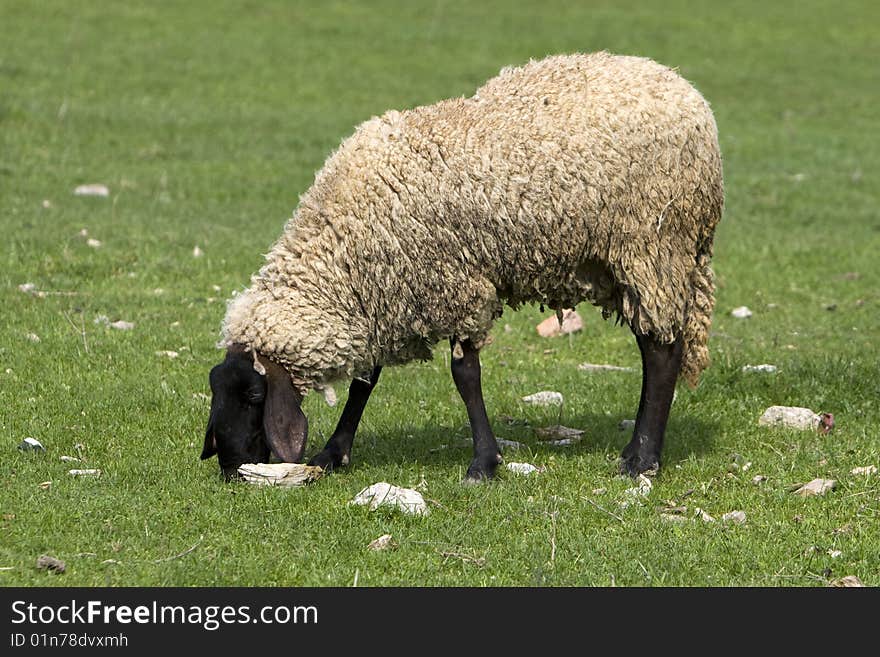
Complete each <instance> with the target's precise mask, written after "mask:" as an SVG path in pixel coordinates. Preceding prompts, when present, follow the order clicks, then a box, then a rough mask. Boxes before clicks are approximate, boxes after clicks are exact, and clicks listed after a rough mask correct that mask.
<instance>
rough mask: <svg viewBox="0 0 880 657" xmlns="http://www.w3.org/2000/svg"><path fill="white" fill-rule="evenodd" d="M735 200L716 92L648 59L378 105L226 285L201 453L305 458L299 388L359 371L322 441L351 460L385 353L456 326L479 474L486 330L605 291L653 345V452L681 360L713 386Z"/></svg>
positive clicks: (455, 358)
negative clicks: (719, 235)
mask: <svg viewBox="0 0 880 657" xmlns="http://www.w3.org/2000/svg"><path fill="white" fill-rule="evenodd" d="M722 204H723V189H722V174H721V156H720V152H719V148H718V139H717V130H716V126H715V121H714V118H713V116H712V112H711V110H710V109H709V106H708V104H707V103H706V101H705V100H704V99H703V97H702V96H701V95H700V94H699V93H698V92H697V91H696V90H695V89H694V88H693V87H692V86H691V85H690V84H689V83H688V82H687V81H685V80H684V79H683V78H681V77H680V76H679V75H678V74H677V73H675V72H674V71H673V70H671V69H669V68H667V67H665V66H661V65H660V64H657V63H655V62H653V61H651V60H648V59H643V58H637V57H624V56H615V55H611V54H608V53H605V52H600V53H595V54H590V55H569V56H554V57H549V58H547V59H544V60H541V61H532V62H530V63H528V64H527V65H525V66H522V67H519V68H505V69H504V70H502V71H501V73H500V74H499V75H498V76H497V77H495V78H493V79H491V80H489V81H488V82H487V83H486V84H485V85H484V86H483V87H481V88H480V89H479V90H478V91H477V93H476V94H474V96H473V97H471V98H456V99H451V100H445V101H441V102H439V103H436V104H434V105H429V106H425V107H417V108H415V109H412V110H407V111H403V112H397V111H389V112H386V113H385V114H384V115H382V116H381V117H378V118H373V119H371V120H369V121H367V122H365V123H363V124H362V125H360V126H359V127H358V128H357V130H356V131H355V133H354V134H353V135H352V136H351V137H349V138H348V139H346V140H345V141H344V142H343V143H342V144H341V146H340V147H339V148H338V150H336V152H334V153H333V154H331V155H330V157H329V158H328V159H327V161H326V162H325V164H324V166H323V168H322V169H321V170H320V171H319V172H318V174H317V176H316V179H315V182H314V184H313V185H312V187H311V188H310V189H309V190H308V191H307V192H306V193H305V194H304V195H303V196H302V197H301V199H300V203H299V207H298V208H297V209H296V211H295V213H294V215H293V218H292V219H290V220H289V221H288V223H287V225H286V227H285V229H284V233H283V234H282V236H281V237H280V239H279V240H278V241H277V243H276V244H275V245H274V246H273V248H272V250H271V252H270V253H269V254H268V256H267V262H266V264H265V265H264V266H263V267H262V268H261V269H260V271H259V273H257V274H256V275H254V276H253V278H252V280H251V286H250V288H249V289H247V290H246V291H244V292H243V293H242V294H240V295H238V296H237V297H235V298H234V299H233V300H232V301H231V302H230V304H229V307H228V310H227V314H226V318H225V321H224V323H223V339H222V342H221V345H222V346H225V347H226V348H227V350H228V351H227V357H226V361H225V362H224V363H222V364H221V365H218V366H217V367H216V368H214V370H213V371H212V372H211V387H212V391H213V398H212V407H211V419H210V421H209V424H208V430H207V432H206V438H205V449H204V452H203V454H202V458H207V457H209V456H211V455H213V454H215V453H218V454H219V457H220V465H221V468H222V469H223V471H224V472H225V473H226V474H227V476H230V475H232V474H234V472H235V469H236V467H237V466H238V465H239V464H241V463H242V462H245V461H251V460H252V461H263V460H266V459H267V458H268V456H269V450H270V448H271V450H272V451H273V452H274V453H275V455H276V456H278V457H279V458H281V459H282V460H283V461H289V462H295V461H298V460H299V459H301V458H302V454H303V451H304V449H305V441H306V434H307V422H306V418H305V416H304V414H303V413H302V411H301V409H300V404H301V401H302V396H303V395H304V394H305V393H306V391H307V390H308V389H316V388H321V387H323V386H325V385H326V384H328V383H330V382H333V381H336V380H339V379H351V378H353V377H354V382H353V383H352V387H351V391H350V395H349V398H348V403H347V404H346V406H345V409H344V410H343V414H342V417H341V419H340V421H339V425H338V426H337V428H336V431H335V432H334V434H333V436H332V437H331V438H330V440H329V441H328V443H327V445H326V447H325V448H324V450H323V451H321V452H320V453H319V454H317V455H316V456H315V457H314V458H313V459H312V460H311V463H312V464H317V465H321V466H322V467H325V468H332V467H335V466H339V465H344V464H347V463H348V460H349V458H350V452H351V445H352V441H353V439H354V433H355V430H356V429H357V425H358V422H359V420H360V417H361V413H362V412H363V409H364V406H365V404H366V402H367V398H368V397H369V395H370V392H371V391H372V388H373V386H374V385H375V383H376V380H377V378H378V376H379V372H380V371H381V367H382V366H384V365H392V364H401V363H406V362H408V361H411V360H413V359H429V358H431V350H432V347H433V346H434V345H435V344H436V343H437V342H438V341H440V340H442V339H447V338H448V339H449V340H450V344H451V347H452V375H453V378H454V380H455V384H456V386H457V388H458V390H459V392H460V394H461V396H462V398H463V400H464V402H465V405H466V407H467V412H468V416H469V418H470V426H471V429H472V431H473V438H474V457H473V460H472V462H471V464H470V467H469V469H468V473H467V476H468V479H471V480H480V479H483V478H489V477H491V476H492V475H493V474H494V472H495V469H496V467H497V465H498V463H499V462H500V461H501V454H500V452H499V449H498V444H497V442H496V440H495V437H494V435H493V433H492V430H491V428H490V425H489V420H488V418H487V415H486V410H485V407H484V404H483V398H482V392H481V388H480V362H479V350H480V348H481V347H482V346H484V345H485V344H486V343H487V341H488V337H489V331H490V329H491V327H492V324H493V322H494V321H495V320H496V319H497V318H498V317H499V316H500V315H501V312H502V304H503V303H505V304H507V305H509V306H511V307H514V308H516V307H517V306H518V305H520V304H523V303H542V304H544V305H546V306H548V307H550V308H555V309H562V308H572V307H574V306H575V305H576V304H578V303H579V302H582V301H588V302H590V303H592V304H594V305H597V306H600V307H601V308H602V312H603V315H604V316H605V317H608V316H611V315H616V317H617V318H618V319H619V321H620V322H626V324H628V325H629V326H630V327H631V329H632V331H633V333H634V334H635V336H636V340H637V342H638V345H639V348H640V351H641V354H642V360H643V383H642V397H641V402H640V404H639V410H638V414H637V419H636V425H635V429H634V433H633V438H632V441H631V442H630V443H629V445H627V447H626V448H625V449H624V451H623V455H622V462H621V468H622V470H623V471H625V472H629V473H630V474H632V475H633V476H635V475H637V474H639V473H642V472H646V471H651V470H656V469H657V468H658V467H659V464H660V450H661V446H662V441H663V434H664V431H665V427H666V421H667V418H668V415H669V408H670V404H671V402H672V396H673V392H674V387H675V381H676V379H677V377H678V376H679V375H681V376H682V377H683V378H685V379H686V380H687V381H688V382H690V383H691V384H692V385H695V384H696V382H697V379H698V377H699V374H700V372H701V371H702V370H703V369H704V368H705V367H706V366H707V364H708V350H707V337H708V335H707V334H708V329H709V325H710V322H711V313H712V308H713V304H714V287H713V282H712V271H711V269H710V268H709V259H710V256H711V253H712V240H713V235H714V232H715V227H716V224H717V223H718V221H719V219H720V218H721V211H722ZM366 373H371V374H369V375H365V374H366ZM264 439H265V440H264Z"/></svg>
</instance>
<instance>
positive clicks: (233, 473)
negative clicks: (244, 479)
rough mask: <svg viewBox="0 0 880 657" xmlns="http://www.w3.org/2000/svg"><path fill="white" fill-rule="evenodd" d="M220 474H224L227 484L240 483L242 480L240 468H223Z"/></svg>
mask: <svg viewBox="0 0 880 657" xmlns="http://www.w3.org/2000/svg"><path fill="white" fill-rule="evenodd" d="M220 472H222V473H223V479H224V480H226V481H227V482H229V481H239V480H240V479H241V475H240V474H238V466H237V465H232V466H221V467H220Z"/></svg>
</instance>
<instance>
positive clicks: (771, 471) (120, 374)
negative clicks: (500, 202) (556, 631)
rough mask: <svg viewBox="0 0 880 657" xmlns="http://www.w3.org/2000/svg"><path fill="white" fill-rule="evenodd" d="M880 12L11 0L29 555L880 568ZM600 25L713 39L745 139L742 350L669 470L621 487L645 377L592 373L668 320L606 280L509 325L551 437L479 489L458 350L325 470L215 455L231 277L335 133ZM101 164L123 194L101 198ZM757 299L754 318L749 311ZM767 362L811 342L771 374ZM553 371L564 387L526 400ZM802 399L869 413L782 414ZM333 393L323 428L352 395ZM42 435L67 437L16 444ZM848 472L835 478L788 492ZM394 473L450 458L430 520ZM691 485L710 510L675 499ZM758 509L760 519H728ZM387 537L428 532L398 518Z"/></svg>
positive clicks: (504, 419)
mask: <svg viewBox="0 0 880 657" xmlns="http://www.w3.org/2000/svg"><path fill="white" fill-rule="evenodd" d="M878 23H880V5H878V3H876V2H872V1H869V0H865V1H864V2H846V1H844V2H837V3H826V2H820V1H814V0H809V1H807V2H798V3H768V2H762V1H757V0H756V1H754V2H750V1H744V2H720V1H719V2H663V3H660V2H656V3H637V2H621V1H619V0H614V1H608V2H584V3H580V2H570V1H566V2H556V1H555V0H548V1H543V2H535V3H512V2H506V1H505V2H501V1H498V2H478V3H474V2H458V1H448V2H447V1H438V2H370V3H354V2H326V3H306V2H297V3H284V2H277V3H262V2H261V3H257V2H210V3H209V2H203V1H201V0H199V1H193V2H188V3H171V2H169V3H158V2H156V3H109V2H76V3H70V2H41V3H34V2H18V1H13V0H0V228H2V234H3V236H4V239H3V240H2V241H0V308H2V311H0V313H2V314H0V317H2V321H0V357H2V358H0V512H2V518H0V568H3V570H0V585H3V586H12V585H27V586H31V585H33V586H41V585H42V586H46V585H52V586H55V585H78V586H94V585H114V586H116V585H154V586H155V585H158V586H166V585H182V586H190V585H248V586H255V585H258V586H276V585H283V586H299V585H317V586H323V585H334V586H347V585H351V584H353V583H354V582H355V580H356V581H357V583H358V585H361V586H410V585H428V586H448V585H479V586H486V585H500V586H532V585H534V586H572V585H576V586H606V585H612V584H613V585H624V586H646V585H647V586H652V585H684V586H691V585H696V586H741V585H760V586H815V585H822V584H824V583H826V582H828V581H829V580H832V579H835V578H838V577H842V576H845V575H855V576H858V577H860V578H861V579H862V580H863V581H864V582H865V584H868V585H878V584H880V518H878V515H880V476H878V475H874V476H868V477H866V476H855V475H852V474H850V471H851V470H852V469H853V468H855V467H858V466H865V465H870V464H874V465H877V466H880V432H878V426H880V407H878V399H880V383H878V381H880V378H878V374H880V373H878V355H880V348H878V345H880V261H878V256H877V254H878V252H880V215H878V200H880V198H878V196H880V194H878V189H880V182H878V177H880V143H878V135H880V121H878V114H877V107H878V106H880V78H878V69H877V62H878V61H880V42H878V41H877V39H876V26H877V24H878ZM598 49H608V50H611V51H614V52H619V53H628V54H640V55H645V56H650V57H653V58H655V59H657V60H659V61H661V62H663V63H665V64H668V65H671V66H675V67H678V69H679V70H680V71H681V73H682V74H683V75H684V76H685V77H686V78H688V79H689V80H691V81H692V82H693V83H694V84H695V85H696V86H697V88H698V89H700V90H701V92H702V93H703V94H704V95H705V96H706V98H707V99H708V100H709V101H710V102H711V104H712V106H713V109H714V111H715V113H716V118H717V121H718V125H719V130H720V134H721V145H722V150H723V153H724V166H725V184H726V192H727V205H726V212H725V217H724V220H723V221H722V224H721V226H720V229H719V232H718V235H717V241H716V252H715V261H714V262H715V269H716V272H717V275H718V281H719V289H718V305H717V314H716V319H715V324H714V328H713V335H712V340H711V351H712V355H713V365H712V367H711V368H710V369H709V370H708V371H707V372H706V374H705V376H704V379H703V381H702V383H701V385H700V386H699V388H697V389H696V390H693V391H692V390H689V389H687V388H686V387H685V386H682V387H681V388H680V389H679V391H678V396H677V401H676V402H675V406H674V408H673V417H672V420H671V423H670V426H669V430H668V434H667V439H666V451H665V453H664V456H665V469H664V471H663V472H662V473H661V475H660V476H659V477H658V478H657V479H656V481H655V483H654V489H653V491H652V492H651V494H650V496H649V497H648V498H647V500H645V501H644V503H642V504H634V505H631V506H628V507H627V508H621V506H620V504H619V502H620V501H621V500H623V499H624V498H625V497H626V495H625V492H624V491H625V490H626V489H627V488H629V487H631V486H632V485H633V484H632V482H631V481H630V480H628V479H625V478H622V477H618V476H616V472H617V465H616V460H617V455H618V454H619V452H620V449H621V448H622V447H623V445H624V444H625V443H626V442H627V440H628V438H629V436H628V435H627V434H626V433H624V432H621V431H619V430H618V423H619V422H620V421H621V420H622V419H625V418H631V417H633V416H634V413H635V408H636V405H637V403H638V394H639V385H640V383H639V375H638V374H634V373H627V372H614V373H593V374H590V373H585V372H583V371H579V370H578V369H577V365H578V364H579V363H582V362H585V361H590V362H594V363H613V364H617V365H624V366H638V362H639V361H638V350H637V348H636V345H635V341H634V340H633V339H632V336H631V334H630V333H629V331H628V329H623V328H620V327H617V326H613V325H612V324H611V323H610V322H607V323H606V322H602V320H601V317H600V315H599V314H598V312H596V311H594V310H593V309H591V308H588V307H584V308H581V309H580V311H581V313H582V314H583V315H584V317H585V320H586V327H585V330H584V331H583V332H581V333H579V334H577V335H574V336H571V337H565V338H558V339H549V340H544V339H541V338H538V337H537V335H536V334H535V331H534V325H535V324H536V323H537V322H538V321H540V319H541V318H542V317H543V316H546V313H545V314H544V315H542V314H541V313H540V312H539V310H538V309H537V308H526V309H524V310H523V311H521V312H518V313H513V312H508V313H505V315H504V317H503V318H502V319H501V320H500V321H499V323H498V325H497V327H496V331H495V336H496V342H495V344H494V345H493V346H492V347H490V348H488V349H487V350H486V351H485V352H484V354H483V381H484V391H485V396H486V400H487V405H488V407H489V413H490V417H491V418H492V419H493V421H494V425H495V430H496V432H497V434H498V435H499V437H501V438H507V439H511V440H518V441H521V442H523V443H525V444H526V445H527V447H526V449H524V450H521V451H519V452H507V454H506V458H507V460H508V461H528V462H530V463H533V464H536V465H539V466H546V471H545V472H543V473H542V474H540V475H535V476H532V477H528V478H524V477H517V476H515V475H513V474H512V473H508V472H504V471H502V472H501V473H500V476H499V478H498V479H497V480H496V481H494V482H493V483H491V484H489V485H484V486H479V487H465V486H462V485H461V484H460V480H461V478H462V476H463V474H464V469H465V468H466V467H467V463H468V461H469V459H470V447H469V438H468V436H469V432H468V428H467V426H466V420H467V416H466V414H465V411H464V407H463V405H462V404H461V402H460V401H459V399H458V396H457V393H456V391H455V388H454V385H453V383H452V380H451V377H450V376H449V373H448V361H447V358H446V356H445V353H446V349H445V347H444V346H443V345H441V346H440V347H439V348H438V350H437V353H436V357H435V360H434V361H432V362H430V363H425V364H415V365H410V366H406V367H403V368H393V369H387V370H386V371H385V373H384V374H383V377H382V381H381V382H380V383H379V386H378V388H377V390H376V392H375V394H374V397H373V400H372V402H371V405H370V406H369V407H368V408H367V411H366V414H365V417H364V421H363V423H362V426H361V431H360V435H359V439H358V441H357V442H356V444H355V450H354V463H353V465H352V466H351V467H350V468H349V469H347V470H345V471H343V472H340V473H336V474H334V475H333V476H331V477H328V478H325V479H324V480H322V481H320V482H318V483H317V484H315V485H313V486H311V487H309V488H307V489H293V490H266V489H256V488H250V487H248V486H246V485H244V484H237V485H225V484H223V483H222V482H221V481H220V479H219V477H218V473H217V465H216V462H215V461H210V462H200V461H199V460H198V455H199V451H200V448H201V441H202V436H203V433H204V426H205V422H206V419H207V413H208V405H209V402H208V399H207V397H206V394H205V393H207V392H209V390H208V385H207V374H208V371H209V369H210V367H211V366H212V365H214V364H215V363H216V362H218V361H219V360H220V358H221V353H220V352H219V351H217V350H216V348H215V346H214V345H215V343H216V340H217V339H218V336H219V325H220V320H221V318H222V315H223V311H224V301H225V299H227V298H228V297H229V296H230V295H231V293H232V291H233V290H236V289H240V288H241V287H242V286H244V285H245V284H246V283H247V281H248V278H249V276H250V274H251V273H252V272H253V271H254V270H255V269H256V268H258V267H259V265H260V264H261V262H262V254H263V253H265V252H266V251H267V250H268V247H269V245H270V244H271V243H272V242H273V241H274V240H275V238H276V237H277V235H278V234H279V232H280V230H281V226H282V225H283V223H284V221H285V220H286V218H287V217H288V216H289V215H290V213H291V211H292V209H293V208H294V207H295V205H296V203H297V199H298V196H299V194H301V193H302V192H303V191H305V189H307V187H308V185H309V184H310V182H311V180H312V177H313V175H314V172H315V171H316V170H317V169H318V168H319V167H320V166H321V163H322V162H323V160H324V158H325V157H326V155H327V154H328V153H329V152H330V151H331V150H332V149H333V148H334V147H335V146H336V145H337V144H338V143H339V142H340V140H341V139H342V138H343V137H345V136H347V135H348V134H350V133H351V132H352V130H353V127H354V126H355V125H356V124H358V123H359V122H361V121H363V120H365V119H367V118H369V117H370V116H372V115H374V114H377V113H380V112H382V111H384V110H386V109H388V108H405V107H410V106H414V105H417V104H424V103H430V102H433V101H436V100H439V99H441V98H446V97H450V96H456V95H470V94H471V93H472V92H473V91H474V89H475V88H476V87H477V86H478V85H479V84H480V83H481V82H482V81H483V80H485V79H486V78H488V77H491V76H492V75H494V74H495V73H496V72H497V71H498V70H499V69H500V68H501V67H503V66H506V65H510V64H517V63H522V62H524V61H526V60H528V58H530V57H541V56H543V55H546V54H549V53H555V52H570V51H592V50H598ZM84 183H102V184H105V185H107V187H108V188H109V191H110V195H109V197H108V198H94V197H81V196H75V195H74V194H73V190H74V188H75V187H76V186H77V185H80V184H84ZM88 240H98V241H99V242H100V246H97V245H95V243H94V242H92V243H91V245H90V243H89V241H88ZM195 247H198V248H199V249H200V250H201V252H202V253H203V255H202V256H201V257H195V256H194V255H193V251H194V248H195ZM27 283H32V284H33V285H34V286H35V290H37V291H42V292H46V294H45V295H35V294H28V293H25V292H22V291H21V290H20V288H19V286H20V285H23V284H27ZM741 305H746V306H748V307H749V308H751V309H752V311H753V312H754V315H753V316H752V317H751V318H750V319H748V320H739V319H735V318H733V317H731V315H730V311H731V309H732V308H734V307H737V306H741ZM102 317H106V318H107V321H109V322H115V321H117V320H124V321H128V322H132V323H134V328H133V329H132V330H116V329H113V328H111V327H109V326H108V325H107V323H106V322H103V323H102V321H101V318H102ZM168 350H173V351H175V352H177V353H178V354H179V356H178V357H177V358H169V357H168V356H163V355H157V352H161V351H168ZM759 363H772V364H775V365H777V366H778V368H779V371H778V372H777V373H775V374H744V373H742V371H741V368H742V366H743V365H746V364H759ZM545 389H550V390H557V391H560V392H562V393H563V394H564V395H565V399H566V401H565V404H564V406H563V408H562V410H561V411H559V410H558V409H557V410H547V409H535V408H532V407H527V406H525V405H524V404H523V403H522V402H521V401H520V397H521V396H523V395H526V394H529V393H532V392H535V391H538V390H545ZM338 392H339V393H340V397H342V398H343V399H341V400H340V401H343V400H344V390H343V389H341V388H340V389H339V391H338ZM771 404H784V405H794V406H808V407H810V408H813V409H814V410H816V411H827V412H831V413H833V414H834V415H835V418H836V421H837V428H836V430H835V431H834V432H833V433H832V434H830V435H827V436H820V435H817V434H812V433H798V432H791V431H784V430H770V429H766V428H761V427H758V426H757V423H756V420H757V418H758V416H759V415H760V414H761V412H762V411H763V410H764V408H766V407H767V406H769V405H771ZM304 406H305V410H306V413H307V414H308V415H309V417H310V421H311V438H310V446H309V449H308V454H309V455H310V454H312V453H314V452H315V451H316V450H318V449H319V448H320V447H321V446H322V445H323V442H324V441H325V440H326V438H327V437H328V436H329V434H330V432H332V429H333V426H334V423H335V420H336V417H337V416H338V413H339V410H340V408H341V405H340V406H339V407H337V408H329V407H327V406H326V405H324V404H323V402H322V400H320V399H319V398H318V396H310V397H309V398H307V400H306V402H305V405H304ZM557 422H561V423H563V424H565V425H567V426H570V427H578V428H582V429H584V430H586V434H585V438H584V440H583V441H582V442H581V443H579V444H578V445H576V446H573V447H567V448H553V447H548V446H545V445H541V444H540V443H539V442H538V441H537V440H536V439H535V436H534V431H533V428H534V427H541V426H546V425H550V424H555V423H557ZM26 436H33V437H35V438H37V439H39V440H40V441H42V443H43V444H44V445H45V446H46V448H47V451H46V453H44V454H26V453H22V452H19V451H17V450H16V445H18V443H20V442H21V441H22V439H23V438H25V437H26ZM443 445H446V446H447V447H446V448H442V449H441V446H443ZM61 455H70V456H79V457H81V458H82V459H83V464H81V465H77V464H73V465H72V464H70V463H65V462H62V461H61V460H60V458H59V457H60V456H61ZM746 463H751V466H750V467H749V468H747V469H746V468H744V467H742V466H744V465H745V464H746ZM71 467H89V468H100V469H101V470H102V471H103V474H102V476H100V477H99V478H97V479H95V478H74V477H71V476H69V475H68V473H67V471H68V469H70V468H71ZM756 475H763V476H764V477H766V480H765V481H763V483H760V484H755V483H753V477H754V476H756ZM815 477H824V478H830V479H835V480H837V487H836V489H835V490H834V491H832V492H830V493H829V494H827V495H826V496H824V497H812V498H801V497H799V496H796V495H793V494H792V493H791V492H789V490H790V487H791V486H792V485H793V484H797V483H802V482H805V481H809V480H811V479H813V478H815ZM377 481H388V482H392V483H395V484H398V485H402V486H416V485H420V486H422V490H423V493H424V495H425V497H426V498H428V499H429V500H431V506H432V513H431V515H430V516H428V517H427V518H419V519H416V518H410V517H404V516H401V515H398V514H395V513H389V512H385V511H382V510H380V511H376V512H369V511H367V510H366V509H365V508H363V507H352V506H349V505H348V504H347V502H348V501H349V500H350V499H351V498H352V497H353V496H354V495H355V494H356V493H357V492H358V491H359V490H360V489H361V488H363V487H365V486H367V485H369V484H372V483H375V482H377ZM46 482H51V484H47V483H46ZM672 506H686V507H687V518H688V520H687V521H686V522H672V521H668V520H665V519H663V518H662V517H661V515H660V514H661V512H662V511H663V509H664V508H665V507H672ZM698 507H699V508H701V509H704V510H705V511H706V512H708V513H709V514H711V515H712V516H714V517H715V518H716V519H718V520H719V522H715V523H704V522H702V521H699V520H692V519H691V518H693V513H694V511H695V509H696V508H698ZM733 510H742V511H744V512H745V514H746V517H747V520H746V522H745V524H742V525H736V524H733V525H731V524H724V523H721V522H720V518H721V516H722V515H723V514H725V513H727V512H729V511H733ZM386 533H390V534H392V535H393V536H394V538H395V540H396V541H397V543H398V546H399V547H398V548H397V549H396V550H392V551H387V552H378V553H377V552H371V551H368V550H367V549H366V546H367V544H368V543H369V542H370V541H371V540H373V539H374V538H376V537H378V536H379V535H381V534H386ZM191 548H192V549H191ZM838 551H839V554H838ZM41 554H51V555H54V556H56V557H58V558H61V559H63V560H64V561H65V562H66V564H67V570H66V572H65V573H64V574H62V575H54V574H50V573H48V572H46V571H41V570H38V569H37V568H36V567H35V561H36V559H37V557H38V556H39V555H41ZM834 555H836V556H834Z"/></svg>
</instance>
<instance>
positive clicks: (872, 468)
mask: <svg viewBox="0 0 880 657" xmlns="http://www.w3.org/2000/svg"><path fill="white" fill-rule="evenodd" d="M850 474H854V475H865V476H868V475H872V474H877V466H876V465H866V466H865V467H863V468H853V469H852V470H851V471H850Z"/></svg>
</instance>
